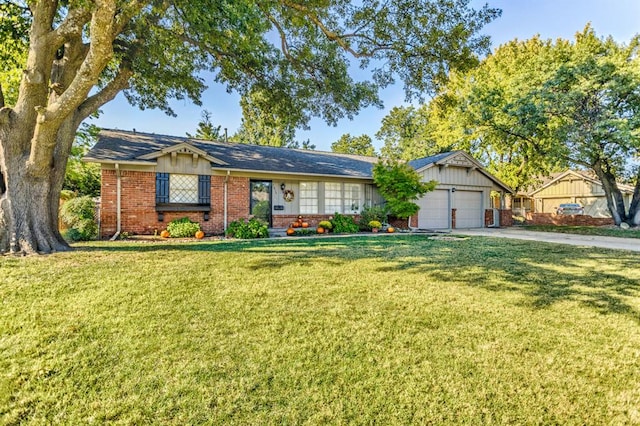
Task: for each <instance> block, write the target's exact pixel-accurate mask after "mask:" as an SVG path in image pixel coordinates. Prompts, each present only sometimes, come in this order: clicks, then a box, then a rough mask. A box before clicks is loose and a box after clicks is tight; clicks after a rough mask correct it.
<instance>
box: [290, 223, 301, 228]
mask: <svg viewBox="0 0 640 426" xmlns="http://www.w3.org/2000/svg"><path fill="white" fill-rule="evenodd" d="M291 226H292V227H293V228H300V222H293V223H292V224H291Z"/></svg>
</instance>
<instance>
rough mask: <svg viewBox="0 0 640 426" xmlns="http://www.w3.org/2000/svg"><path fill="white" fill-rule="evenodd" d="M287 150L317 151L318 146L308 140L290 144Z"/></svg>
mask: <svg viewBox="0 0 640 426" xmlns="http://www.w3.org/2000/svg"><path fill="white" fill-rule="evenodd" d="M287 148H294V149H306V150H310V151H313V150H315V149H316V145H315V144H313V143H311V140H310V139H307V140H305V141H302V142H300V141H293V142H291V143H290V144H288V145H287Z"/></svg>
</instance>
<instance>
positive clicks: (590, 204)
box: [513, 170, 633, 218]
mask: <svg viewBox="0 0 640 426" xmlns="http://www.w3.org/2000/svg"><path fill="white" fill-rule="evenodd" d="M618 188H619V189H620V191H621V192H622V196H623V197H624V202H625V205H626V206H627V207H629V203H630V202H631V198H632V197H633V187H632V186H629V185H624V184H618ZM563 203H580V204H581V205H582V206H583V207H584V214H585V215H588V216H592V217H596V218H609V217H611V213H610V212H609V208H608V207H607V198H606V196H605V193H604V189H603V187H602V183H601V182H600V180H599V179H598V178H597V177H595V176H594V175H593V174H591V173H588V172H586V171H576V170H567V171H565V172H562V173H555V174H553V175H551V176H550V177H548V178H547V179H546V180H544V181H543V182H542V183H541V184H540V185H539V186H538V187H537V188H535V189H533V190H531V191H529V192H527V193H523V194H518V195H516V197H515V198H514V200H513V210H514V213H516V214H520V215H522V216H526V213H555V212H556V209H557V208H558V206H559V205H560V204H563Z"/></svg>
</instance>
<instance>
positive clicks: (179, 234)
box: [167, 217, 200, 238]
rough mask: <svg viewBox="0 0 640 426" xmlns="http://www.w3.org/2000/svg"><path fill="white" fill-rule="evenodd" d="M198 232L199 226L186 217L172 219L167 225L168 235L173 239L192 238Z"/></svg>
mask: <svg viewBox="0 0 640 426" xmlns="http://www.w3.org/2000/svg"><path fill="white" fill-rule="evenodd" d="M199 230H200V224H199V223H197V222H191V219H189V218H188V217H181V218H180V219H174V220H172V221H171V222H169V224H168V225H167V231H169V235H170V236H171V237H174V238H193V237H195V235H196V232H198V231H199Z"/></svg>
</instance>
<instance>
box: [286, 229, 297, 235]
mask: <svg viewBox="0 0 640 426" xmlns="http://www.w3.org/2000/svg"><path fill="white" fill-rule="evenodd" d="M295 233H296V230H295V229H293V228H289V229H287V235H293V234H295Z"/></svg>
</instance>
